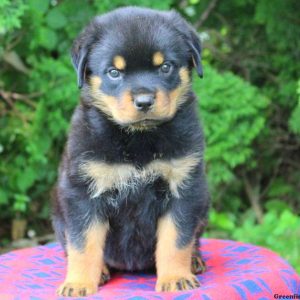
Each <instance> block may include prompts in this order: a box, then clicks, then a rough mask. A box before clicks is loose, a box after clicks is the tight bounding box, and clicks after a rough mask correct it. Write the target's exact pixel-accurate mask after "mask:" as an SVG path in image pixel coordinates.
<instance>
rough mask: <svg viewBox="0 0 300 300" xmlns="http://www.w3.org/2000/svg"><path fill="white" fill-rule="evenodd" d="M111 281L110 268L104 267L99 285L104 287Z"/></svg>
mask: <svg viewBox="0 0 300 300" xmlns="http://www.w3.org/2000/svg"><path fill="white" fill-rule="evenodd" d="M109 280H110V271H109V268H108V267H107V265H104V266H103V268H102V273H101V277H100V282H99V285H104V284H105V283H106V282H108V281H109Z"/></svg>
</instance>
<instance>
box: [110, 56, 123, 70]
mask: <svg viewBox="0 0 300 300" xmlns="http://www.w3.org/2000/svg"><path fill="white" fill-rule="evenodd" d="M113 63H114V66H115V67H116V68H117V69H119V70H124V69H125V67H126V61H125V59H124V57H123V56H121V55H117V56H115V57H114V60H113Z"/></svg>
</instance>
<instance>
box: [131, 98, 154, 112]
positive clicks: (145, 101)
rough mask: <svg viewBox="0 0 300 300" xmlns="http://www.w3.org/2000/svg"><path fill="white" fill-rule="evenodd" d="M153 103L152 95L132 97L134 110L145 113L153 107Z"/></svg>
mask: <svg viewBox="0 0 300 300" xmlns="http://www.w3.org/2000/svg"><path fill="white" fill-rule="evenodd" d="M154 101H155V95H154V94H152V93H151V94H138V95H134V96H133V103H134V106H135V107H136V109H137V110H138V111H142V112H145V113H146V112H147V111H148V110H150V109H151V108H152V107H153V104H154Z"/></svg>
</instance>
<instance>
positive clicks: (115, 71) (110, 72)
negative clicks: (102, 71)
mask: <svg viewBox="0 0 300 300" xmlns="http://www.w3.org/2000/svg"><path fill="white" fill-rule="evenodd" d="M107 74H108V76H109V77H110V78H111V79H118V78H119V77H120V76H121V72H120V71H119V70H118V69H114V68H112V69H110V70H108V73H107Z"/></svg>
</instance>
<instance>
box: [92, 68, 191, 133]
mask: <svg viewBox="0 0 300 300" xmlns="http://www.w3.org/2000/svg"><path fill="white" fill-rule="evenodd" d="M179 76H180V79H181V83H180V84H179V86H178V87H177V88H176V89H174V90H173V91H171V92H170V93H168V94H167V93H166V92H164V91H162V90H158V91H157V93H156V100H155V103H154V105H153V109H152V110H150V111H149V112H148V113H147V115H145V113H143V112H139V111H137V109H136V108H135V106H134V104H133V100H132V95H131V93H130V91H129V90H127V91H125V92H124V93H123V94H122V95H121V96H120V98H119V99H118V98H115V97H113V96H110V95H107V94H105V93H103V91H102V90H101V89H100V87H101V78H99V77H97V76H92V77H91V79H90V94H91V96H92V104H93V105H94V106H95V107H97V108H98V109H100V110H101V111H102V112H104V113H105V114H106V115H107V116H108V117H109V118H110V119H111V120H113V121H114V122H116V123H118V124H130V123H132V122H138V121H143V120H144V118H145V117H146V118H148V119H153V120H161V119H171V118H173V117H174V115H175V113H176V111H177V109H178V107H180V105H181V104H183V103H184V102H185V101H186V94H187V93H186V92H187V91H188V89H189V86H190V78H189V72H188V70H187V68H181V69H180V71H179ZM131 127H132V129H133V130H134V129H137V130H144V129H147V128H146V126H143V125H139V124H136V128H135V126H134V125H132V126H131Z"/></svg>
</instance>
